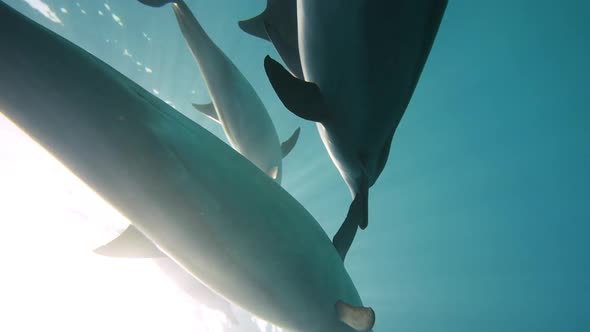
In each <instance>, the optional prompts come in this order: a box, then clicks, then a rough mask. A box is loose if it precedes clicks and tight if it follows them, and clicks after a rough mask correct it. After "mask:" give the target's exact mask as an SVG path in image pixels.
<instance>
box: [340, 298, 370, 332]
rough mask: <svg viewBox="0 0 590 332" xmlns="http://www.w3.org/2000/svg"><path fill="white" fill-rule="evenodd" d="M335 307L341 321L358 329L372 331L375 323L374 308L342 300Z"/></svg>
mask: <svg viewBox="0 0 590 332" xmlns="http://www.w3.org/2000/svg"><path fill="white" fill-rule="evenodd" d="M335 307H336V313H337V314H338V318H339V319H340V321H342V322H343V323H344V324H346V325H348V326H350V327H352V328H353V329H355V330H357V331H370V330H371V329H372V328H373V325H375V311H373V309H372V308H365V307H355V306H353V305H350V304H348V303H346V302H343V301H340V300H338V301H337V302H336V304H335Z"/></svg>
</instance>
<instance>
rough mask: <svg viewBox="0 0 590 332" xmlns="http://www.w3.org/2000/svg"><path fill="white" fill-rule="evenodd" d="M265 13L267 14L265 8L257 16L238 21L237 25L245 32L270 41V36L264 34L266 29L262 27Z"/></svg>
mask: <svg viewBox="0 0 590 332" xmlns="http://www.w3.org/2000/svg"><path fill="white" fill-rule="evenodd" d="M266 15H267V14H266V10H265V11H263V12H262V13H261V14H260V15H258V16H255V17H253V18H251V19H248V20H243V21H240V22H238V25H239V26H240V29H242V31H244V32H245V33H247V34H250V35H252V36H255V37H258V38H261V39H264V40H267V41H270V38H269V37H268V35H267V34H266V29H265V28H264V20H265V19H266Z"/></svg>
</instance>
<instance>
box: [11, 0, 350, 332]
mask: <svg viewBox="0 0 590 332" xmlns="http://www.w3.org/2000/svg"><path fill="white" fill-rule="evenodd" d="M0 40H3V41H4V42H5V45H6V47H4V48H3V49H2V52H0V72H1V73H2V75H0V110H1V111H2V112H3V113H4V114H5V115H6V116H8V117H9V118H10V119H12V120H13V121H15V122H16V124H17V125H18V126H20V127H21V128H23V129H24V130H26V131H27V133H29V134H30V135H31V136H32V137H33V138H34V139H35V140H36V141H38V142H39V143H40V144H42V145H43V146H44V147H45V148H46V149H48V150H49V151H50V152H51V153H52V154H53V155H54V156H55V157H57V158H58V159H59V160H60V161H61V162H63V163H64V164H65V165H66V166H67V167H68V168H69V169H70V170H71V171H72V172H73V173H75V174H76V175H77V176H78V177H79V178H80V179H82V180H83V181H84V182H86V183H87V184H88V185H90V186H91V187H92V188H93V189H94V190H95V191H96V192H97V193H99V194H100V195H101V196H102V197H103V198H105V199H106V200H107V201H108V202H110V203H111V204H112V205H113V206H114V207H115V208H117V210H119V211H120V212H121V213H122V214H123V215H125V216H126V217H127V218H128V219H129V220H130V221H131V223H132V224H133V225H134V226H136V227H137V228H138V229H139V230H140V231H141V232H142V233H143V234H145V235H146V236H147V237H148V238H149V239H151V240H152V241H154V243H156V244H157V245H158V246H159V247H160V248H162V249H163V251H164V252H165V253H167V254H168V255H169V256H170V257H171V258H172V259H174V260H175V261H176V262H177V263H179V264H180V265H181V266H183V267H184V268H186V269H187V271H189V272H190V273H191V274H192V275H194V276H195V277H197V278H199V279H200V280H202V281H203V282H205V283H206V284H207V285H209V286H210V287H212V288H213V289H215V290H216V291H217V292H219V293H221V294H223V295H224V296H225V297H226V298H228V299H230V300H232V301H233V302H235V303H237V304H239V305H240V306H242V307H244V308H245V309H247V310H249V311H251V312H253V313H255V314H256V315H258V316H260V317H262V318H264V319H267V320H270V321H273V322H275V323H278V324H279V325H283V326H286V327H289V328H292V329H295V330H303V331H316V328H317V331H318V332H319V331H322V332H336V331H338V332H343V331H350V329H349V328H345V326H344V325H343V324H342V323H340V322H339V321H338V320H337V317H336V315H335V314H334V304H335V302H336V301H337V300H343V301H346V302H348V303H350V304H352V305H360V304H361V301H360V298H359V296H358V293H357V291H356V289H355V287H354V285H353V283H352V281H351V279H350V277H349V276H348V274H347V272H346V270H345V268H344V265H343V263H342V261H341V259H340V257H339V256H338V254H337V253H336V251H335V250H334V248H333V247H332V243H331V241H330V239H329V238H328V237H327V235H326V234H325V232H324V231H323V229H322V228H321V227H320V225H319V224H318V223H317V222H316V221H315V219H314V218H313V217H312V216H311V215H310V214H309V213H308V212H307V211H306V210H305V208H303V207H302V206H301V205H300V204H299V203H298V202H297V201H296V200H295V199H294V198H292V197H291V196H290V195H289V194H288V193H287V192H286V191H284V190H283V189H282V188H281V187H280V186H279V185H278V184H277V183H275V182H274V181H272V180H271V179H270V178H268V177H267V176H266V175H265V174H264V173H262V172H260V171H259V170H258V168H257V167H255V166H254V165H252V164H251V163H250V162H249V161H247V160H246V159H245V158H244V157H242V156H241V155H240V154H238V153H237V152H235V151H234V150H233V149H231V148H229V147H228V146H227V145H226V144H224V143H223V142H221V141H220V140H219V139H217V138H216V137H215V136H213V135H212V134H210V133H209V132H207V131H206V130H205V129H203V128H202V127H200V126H198V125H197V124H196V123H194V122H192V121H191V120H189V119H188V118H186V117H184V116H183V115H181V114H180V113H178V112H177V111H175V110H174V109H173V108H171V107H169V106H167V105H166V104H165V103H164V102H162V101H161V100H159V99H157V98H156V97H154V96H153V95H151V94H150V93H148V92H147V91H145V90H143V89H142V88H141V87H139V86H138V85H137V84H135V83H133V82H132V81H130V80H129V79H127V78H125V77H124V76H123V75H121V74H119V73H118V72H116V71H115V70H113V69H112V68H110V67H109V66H107V65H106V64H104V63H102V62H101V61H100V60H98V59H96V58H95V57H93V56H92V55H90V54H88V53H86V52H84V51H83V50H81V49H80V48H77V47H76V46H74V45H73V44H71V43H69V42H67V41H66V40H65V39H62V38H60V37H57V36H56V35H55V34H53V33H51V32H50V31H48V30H46V29H44V28H42V27H41V26H39V25H38V24H35V23H33V22H32V21H30V20H29V19H27V18H25V17H24V16H22V15H20V14H18V13H16V12H15V11H14V10H12V9H9V7H7V6H6V5H5V4H4V3H1V2H0Z"/></svg>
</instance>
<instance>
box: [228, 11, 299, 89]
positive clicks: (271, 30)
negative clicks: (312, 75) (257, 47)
mask: <svg viewBox="0 0 590 332" xmlns="http://www.w3.org/2000/svg"><path fill="white" fill-rule="evenodd" d="M238 25H239V26H240V28H241V29H242V30H243V31H244V32H246V33H248V34H250V35H253V36H255V37H258V38H261V39H264V40H267V41H270V42H272V43H273V45H274V47H275V48H276V50H277V52H278V53H279V55H280V56H281V58H282V59H283V61H284V62H285V65H287V68H288V69H289V71H290V72H291V74H293V75H294V76H295V77H297V78H301V79H302V78H303V69H302V68H301V61H300V60H299V44H298V39H297V0H267V3H266V9H265V10H264V11H263V12H262V13H261V14H259V15H257V16H255V17H253V18H251V19H249V20H244V21H240V22H239V23H238Z"/></svg>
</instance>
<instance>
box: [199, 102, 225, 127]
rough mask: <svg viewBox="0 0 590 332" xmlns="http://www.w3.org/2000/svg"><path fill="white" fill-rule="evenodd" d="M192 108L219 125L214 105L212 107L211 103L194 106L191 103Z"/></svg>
mask: <svg viewBox="0 0 590 332" xmlns="http://www.w3.org/2000/svg"><path fill="white" fill-rule="evenodd" d="M193 107H194V108H195V109H196V110H197V111H199V112H201V113H203V114H205V115H206V116H208V117H209V118H210V119H211V120H213V121H215V122H217V123H221V122H220V121H219V118H218V117H217V111H216V110H215V105H213V103H209V104H195V103H193Z"/></svg>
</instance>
